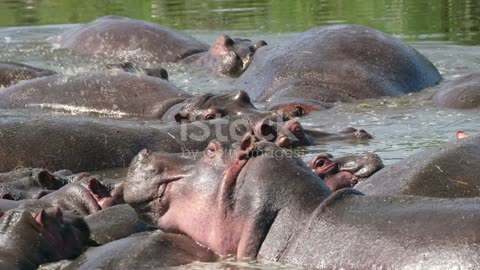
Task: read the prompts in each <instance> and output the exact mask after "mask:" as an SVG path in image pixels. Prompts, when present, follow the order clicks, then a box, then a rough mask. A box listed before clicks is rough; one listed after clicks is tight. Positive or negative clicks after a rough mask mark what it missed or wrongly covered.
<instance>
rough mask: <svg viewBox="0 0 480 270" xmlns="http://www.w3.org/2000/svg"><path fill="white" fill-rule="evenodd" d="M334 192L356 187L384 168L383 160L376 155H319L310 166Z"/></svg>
mask: <svg viewBox="0 0 480 270" xmlns="http://www.w3.org/2000/svg"><path fill="white" fill-rule="evenodd" d="M308 167H310V168H311V169H312V170H313V171H314V172H315V173H316V174H317V175H318V176H320V177H321V178H322V179H323V180H324V181H325V183H326V184H327V186H328V187H329V188H330V189H331V190H332V191H337V190H339V189H342V188H351V187H354V186H355V185H356V184H357V183H358V182H359V181H361V180H363V179H365V178H368V177H370V176H372V175H373V174H374V173H376V172H377V171H379V170H380V169H382V168H383V162H382V159H381V158H380V157H379V156H378V155H377V154H375V153H371V152H369V153H367V154H366V155H362V156H360V155H348V156H343V157H339V158H333V155H331V154H329V153H320V154H318V155H317V156H316V157H315V158H314V159H313V160H312V161H311V162H310V163H309V164H308Z"/></svg>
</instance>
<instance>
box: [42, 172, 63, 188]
mask: <svg viewBox="0 0 480 270" xmlns="http://www.w3.org/2000/svg"><path fill="white" fill-rule="evenodd" d="M38 183H40V186H41V187H42V188H44V189H48V190H57V189H59V188H61V187H62V186H63V181H60V180H58V179H57V178H55V176H53V174H51V173H49V172H48V171H46V170H43V171H41V172H39V173H38Z"/></svg>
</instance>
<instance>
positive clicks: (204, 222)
mask: <svg viewBox="0 0 480 270" xmlns="http://www.w3.org/2000/svg"><path fill="white" fill-rule="evenodd" d="M230 150H232V149H231V148H229V146H226V145H222V144H219V143H218V142H216V141H213V142H211V143H210V145H209V146H208V147H207V149H206V150H205V154H204V155H202V156H201V157H199V158H197V159H196V160H192V159H187V158H185V157H182V156H181V155H173V154H165V153H152V152H148V151H146V150H144V151H141V152H140V153H139V155H138V156H137V157H136V158H135V159H134V160H133V161H132V164H131V167H130V169H129V173H128V177H127V179H126V183H125V189H124V198H125V200H126V201H127V202H128V203H129V204H130V205H132V206H133V207H134V208H135V209H136V210H137V212H139V213H140V215H141V216H142V217H143V218H145V219H146V220H147V221H149V222H151V223H153V224H155V225H157V226H159V228H161V229H162V230H164V231H166V232H181V233H184V234H186V235H188V236H190V237H191V238H192V239H193V240H195V241H197V242H199V243H201V244H202V245H205V246H207V247H209V248H210V249H212V250H213V251H215V252H217V253H219V254H221V255H226V254H234V255H236V256H237V258H244V257H249V258H252V257H261V258H265V259H269V260H275V261H281V262H286V263H292V264H297V265H303V266H307V267H317V268H339V267H343V268H370V267H372V266H381V267H384V268H401V267H408V266H411V265H418V264H419V263H420V264H421V265H422V266H424V267H427V268H428V267H438V266H445V265H448V266H451V267H455V266H462V267H469V266H473V265H475V264H476V262H477V261H478V259H479V255H478V254H479V253H478V252H479V248H478V240H477V239H478V235H479V234H480V228H479V226H478V224H479V222H480V214H479V213H478V203H479V202H480V200H479V199H456V200H447V199H437V198H422V197H411V196H396V197H395V196H383V197H382V196H380V197H369V196H358V194H360V193H359V192H358V191H355V190H352V189H342V190H339V191H337V192H335V193H333V194H332V193H331V191H330V189H329V188H328V187H327V186H326V185H325V184H324V183H323V181H322V180H321V179H320V178H319V177H318V176H317V175H315V174H313V172H312V171H311V169H310V168H308V167H307V166H306V165H305V164H304V163H303V162H302V161H301V160H298V159H296V158H291V157H288V155H285V152H284V151H283V150H281V149H280V148H279V147H278V146H276V145H275V144H272V143H265V142H260V143H253V139H252V138H249V137H248V136H247V137H245V138H244V140H243V141H242V142H241V143H240V144H239V145H238V147H236V148H234V149H233V150H232V151H230ZM193 209H195V210H193ZM185 216H188V217H189V218H188V219H186V218H185ZM226 236H228V237H226ZM338 250H340V253H338V252H337V251H338ZM332 251H334V252H332ZM338 254H342V256H338Z"/></svg>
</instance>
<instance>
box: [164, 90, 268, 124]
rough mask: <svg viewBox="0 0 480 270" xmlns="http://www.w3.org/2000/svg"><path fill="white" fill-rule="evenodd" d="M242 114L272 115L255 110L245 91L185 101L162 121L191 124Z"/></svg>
mask: <svg viewBox="0 0 480 270" xmlns="http://www.w3.org/2000/svg"><path fill="white" fill-rule="evenodd" d="M242 114H251V115H256V116H257V117H265V116H270V115H272V114H273V113H272V112H269V111H260V110H258V109H257V108H255V106H254V105H253V104H252V102H251V100H250V97H249V96H248V94H247V93H246V92H245V91H235V92H231V93H226V94H205V95H201V96H198V97H193V98H190V99H187V100H185V101H184V102H182V103H179V104H177V105H174V106H172V107H171V108H170V109H169V110H168V111H167V112H166V113H165V114H164V115H163V117H162V119H163V120H165V121H176V122H177V123H182V122H187V123H191V122H195V121H202V120H212V119H215V118H220V117H225V116H235V115H242Z"/></svg>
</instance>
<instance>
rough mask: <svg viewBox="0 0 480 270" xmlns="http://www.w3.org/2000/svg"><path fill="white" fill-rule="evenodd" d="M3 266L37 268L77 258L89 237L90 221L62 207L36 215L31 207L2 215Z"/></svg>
mask: <svg viewBox="0 0 480 270" xmlns="http://www.w3.org/2000/svg"><path fill="white" fill-rule="evenodd" d="M0 227H1V230H0V239H1V241H0V268H2V269H37V267H38V266H39V265H40V264H42V263H47V262H53V261H59V260H63V259H74V258H75V257H77V256H78V255H80V253H81V252H82V251H83V247H84V246H85V245H86V242H87V240H88V237H89V233H90V231H89V229H88V226H87V225H86V223H85V222H84V221H83V220H82V219H81V218H78V217H73V216H72V217H70V216H69V217H64V216H63V214H62V211H61V210H60V209H59V208H47V209H45V210H43V209H42V210H40V211H39V212H38V213H35V214H34V215H32V213H31V212H30V211H29V210H27V209H14V210H10V211H7V212H6V213H5V214H3V216H2V217H1V218H0Z"/></svg>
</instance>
